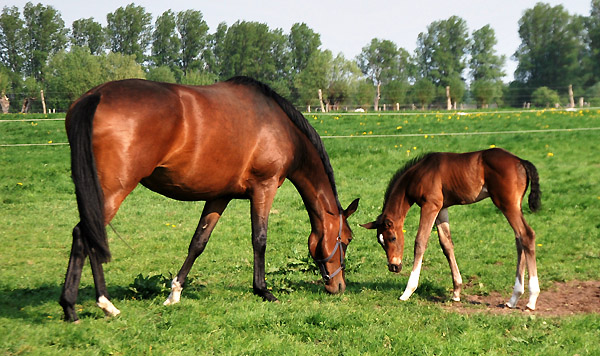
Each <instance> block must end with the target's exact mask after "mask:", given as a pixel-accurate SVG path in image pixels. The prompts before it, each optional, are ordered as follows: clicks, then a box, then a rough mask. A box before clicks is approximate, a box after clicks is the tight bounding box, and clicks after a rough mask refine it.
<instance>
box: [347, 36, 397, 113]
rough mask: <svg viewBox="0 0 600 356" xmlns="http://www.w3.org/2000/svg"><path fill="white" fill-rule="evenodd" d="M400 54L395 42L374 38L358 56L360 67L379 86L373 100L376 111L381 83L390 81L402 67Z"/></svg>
mask: <svg viewBox="0 0 600 356" xmlns="http://www.w3.org/2000/svg"><path fill="white" fill-rule="evenodd" d="M398 54H399V52H398V48H397V47H396V44H395V43H394V42H392V41H389V40H379V39H377V38H374V39H372V40H371V43H369V44H368V45H367V46H365V47H363V48H362V51H361V53H360V54H359V55H358V57H357V58H356V61H357V63H358V67H359V68H360V69H361V71H362V72H363V74H364V75H366V76H367V78H369V80H370V81H371V82H372V83H373V84H374V85H375V87H376V88H377V90H376V92H375V96H374V101H373V106H374V108H375V111H377V110H379V99H380V97H381V90H380V87H381V85H382V84H386V83H388V82H389V81H391V80H392V79H393V78H394V77H395V76H396V75H397V74H398V70H399V68H400V65H399V62H398Z"/></svg>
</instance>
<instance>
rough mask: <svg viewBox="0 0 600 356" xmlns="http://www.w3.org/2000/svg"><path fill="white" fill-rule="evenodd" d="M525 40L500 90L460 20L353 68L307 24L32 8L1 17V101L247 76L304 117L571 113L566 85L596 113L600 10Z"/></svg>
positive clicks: (130, 8)
mask: <svg viewBox="0 0 600 356" xmlns="http://www.w3.org/2000/svg"><path fill="white" fill-rule="evenodd" d="M519 36H520V38H521V44H520V45H519V47H518V48H517V49H516V51H515V53H514V55H513V58H514V59H515V60H517V61H518V66H517V69H516V71H515V73H514V74H515V79H514V80H513V81H512V82H510V83H504V82H503V78H504V77H505V74H506V73H505V69H504V68H505V63H506V60H507V58H505V56H501V55H498V54H497V52H496V50H495V46H496V44H497V40H496V35H495V32H494V29H493V28H491V27H490V26H489V25H486V26H483V27H482V28H480V29H477V30H475V31H473V32H469V29H468V27H467V23H466V21H465V20H464V19H462V18H460V17H459V16H451V17H449V18H448V19H444V20H439V21H434V22H432V23H431V24H429V25H428V26H427V28H426V29H425V31H423V32H421V33H420V34H419V35H418V37H417V40H416V43H417V46H416V49H415V51H414V53H409V52H408V51H407V50H405V49H404V48H401V47H398V46H397V45H396V44H395V43H394V42H393V41H390V40H386V39H379V38H374V39H372V40H371V41H370V42H369V43H367V44H366V45H365V46H364V47H363V48H362V51H361V53H360V54H359V55H358V56H357V57H356V58H352V59H350V58H345V57H344V55H343V54H342V53H339V54H337V55H334V54H333V53H332V52H331V51H330V50H328V49H322V48H321V47H322V43H321V40H320V35H319V34H318V33H316V32H315V31H313V30H312V29H311V28H309V27H308V26H307V25H306V24H304V23H296V24H294V25H293V26H292V27H291V29H290V30H289V31H288V32H287V33H286V32H284V31H283V30H282V29H271V28H269V27H268V26H267V25H266V24H263V23H258V22H248V21H237V22H235V23H233V24H232V25H230V26H228V25H227V24H226V23H220V24H219V25H218V26H217V28H216V29H214V30H213V31H211V30H210V29H209V27H208V25H207V24H206V21H205V20H204V18H203V15H202V12H201V11H198V10H186V11H180V12H173V11H172V10H168V11H166V12H164V13H162V14H160V15H159V16H158V17H157V18H156V19H155V20H154V21H153V16H152V14H150V13H148V12H147V11H146V10H145V8H144V7H142V6H136V5H135V4H134V3H131V4H129V5H127V6H123V7H120V8H118V9H116V10H115V11H114V12H112V13H109V14H107V15H106V26H102V25H101V24H100V23H99V22H97V21H95V20H94V18H82V19H79V20H76V21H74V22H73V23H72V25H71V27H70V28H67V27H65V23H64V21H63V19H62V17H61V14H60V13H59V12H58V11H57V10H56V9H55V8H54V7H52V6H46V5H43V4H41V3H38V4H36V5H34V4H33V3H31V2H29V3H27V4H26V5H25V6H24V8H23V9H22V11H21V10H20V9H19V8H17V7H15V6H5V7H4V8H3V9H2V13H1V14H0V94H1V95H0V101H1V102H2V103H3V106H5V103H6V102H7V101H9V102H10V103H11V106H10V107H11V109H10V110H11V111H19V110H23V111H25V110H27V109H28V108H29V106H30V105H39V104H38V103H39V102H40V100H38V99H40V98H41V96H40V93H41V92H42V90H43V92H44V93H46V94H45V102H46V103H47V104H48V106H49V107H50V108H56V109H57V110H60V111H64V110H66V109H67V107H68V105H69V104H70V103H71V102H72V101H73V100H74V99H76V98H77V97H79V96H80V95H81V94H82V93H83V92H85V91H86V90H88V89H90V88H92V87H93V86H96V85H98V84H101V83H103V82H105V81H108V80H117V79H123V78H145V79H150V80H157V81H164V82H173V83H182V84H190V85H203V84H210V83H214V82H215V81H219V80H226V79H228V78H230V77H232V76H235V75H247V76H251V77H254V78H256V79H258V80H261V81H264V82H266V83H267V84H269V85H270V86H272V87H273V88H274V89H275V90H276V91H277V92H279V93H280V94H281V95H283V96H284V97H286V98H288V99H289V100H290V101H291V102H292V103H294V104H295V105H296V106H298V107H300V108H303V109H309V108H310V107H311V106H313V107H314V106H319V107H322V108H323V109H327V108H332V109H344V108H346V107H353V108H354V107H357V106H361V107H364V108H365V109H367V108H368V109H373V108H374V109H375V110H377V109H379V108H382V107H388V108H392V109H399V108H403V109H404V108H413V109H414V108H431V107H446V102H447V101H448V102H449V103H452V104H453V105H457V104H459V105H460V104H463V103H468V104H472V105H477V107H487V106H489V105H498V106H517V107H520V106H522V105H523V104H524V103H530V102H532V101H533V104H534V105H538V106H548V105H555V104H556V103H562V105H566V102H567V95H568V88H569V86H570V85H571V86H572V88H573V89H572V90H573V92H574V95H575V96H576V97H585V98H586V101H588V102H592V104H593V105H596V104H598V103H596V102H594V101H598V100H600V0H592V1H591V11H590V15H589V16H579V15H571V14H569V12H568V11H567V10H566V9H565V8H564V7H563V6H561V5H558V6H554V7H553V6H551V5H548V4H545V3H537V4H536V5H535V6H534V7H533V8H531V9H527V10H526V11H525V12H524V13H523V15H522V17H521V18H520V20H519ZM21 104H22V105H21Z"/></svg>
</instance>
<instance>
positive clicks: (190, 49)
mask: <svg viewBox="0 0 600 356" xmlns="http://www.w3.org/2000/svg"><path fill="white" fill-rule="evenodd" d="M177 31H178V32H179V35H180V38H181V53H180V55H179V56H180V63H179V66H180V68H181V70H182V71H183V74H184V76H185V75H187V73H188V71H189V70H190V69H202V68H203V67H204V65H203V63H202V62H201V58H200V54H201V53H202V51H203V50H204V48H205V47H206V43H207V34H208V25H207V24H206V21H204V19H203V18H202V13H201V12H200V11H196V10H187V11H181V12H179V13H178V14H177Z"/></svg>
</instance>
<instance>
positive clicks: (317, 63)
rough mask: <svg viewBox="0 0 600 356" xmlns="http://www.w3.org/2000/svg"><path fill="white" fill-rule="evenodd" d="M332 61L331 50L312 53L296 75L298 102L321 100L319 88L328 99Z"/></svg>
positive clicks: (306, 102)
mask: <svg viewBox="0 0 600 356" xmlns="http://www.w3.org/2000/svg"><path fill="white" fill-rule="evenodd" d="M332 61H333V55H332V54H331V51H318V52H316V53H312V55H311V56H310V57H309V59H308V62H307V63H306V66H305V68H304V69H303V70H302V71H301V72H300V73H298V74H297V75H296V77H295V78H294V87H296V88H297V90H298V102H299V103H300V104H301V105H303V106H308V105H316V104H317V103H318V101H319V95H318V91H319V89H321V91H322V93H323V96H324V98H323V100H324V101H326V99H327V87H328V86H329V82H330V81H329V75H330V74H331V66H332Z"/></svg>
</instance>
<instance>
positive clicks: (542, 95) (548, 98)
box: [531, 87, 560, 107]
mask: <svg viewBox="0 0 600 356" xmlns="http://www.w3.org/2000/svg"><path fill="white" fill-rule="evenodd" d="M531 102H532V103H533V105H535V106H540V107H541V106H543V107H551V106H554V104H558V103H559V102H560V98H559V96H558V93H557V92H556V91H555V90H552V89H550V88H548V87H539V88H537V89H536V90H534V92H533V94H532V95H531Z"/></svg>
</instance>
